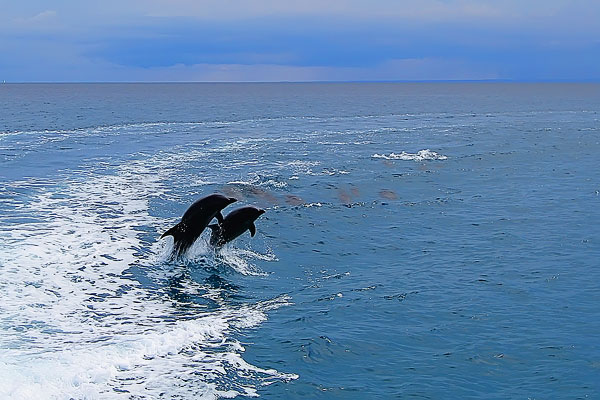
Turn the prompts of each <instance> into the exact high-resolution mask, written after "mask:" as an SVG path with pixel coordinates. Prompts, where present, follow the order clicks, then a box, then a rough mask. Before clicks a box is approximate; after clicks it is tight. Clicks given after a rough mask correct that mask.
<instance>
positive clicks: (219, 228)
mask: <svg viewBox="0 0 600 400" xmlns="http://www.w3.org/2000/svg"><path fill="white" fill-rule="evenodd" d="M264 212H265V210H261V209H260V208H256V207H252V206H247V207H242V208H238V209H237V210H233V211H232V212H230V213H229V214H227V216H226V217H225V219H224V220H223V222H221V223H219V224H212V225H209V226H208V227H209V228H210V229H212V234H211V236H210V244H211V245H213V246H217V247H219V246H222V245H224V244H225V243H228V242H231V241H232V240H233V239H235V238H236V237H238V236H240V235H241V234H242V233H244V232H246V230H249V231H250V236H254V235H255V234H256V226H255V225H254V221H256V219H257V218H258V217H260V216H261V215H262V214H264Z"/></svg>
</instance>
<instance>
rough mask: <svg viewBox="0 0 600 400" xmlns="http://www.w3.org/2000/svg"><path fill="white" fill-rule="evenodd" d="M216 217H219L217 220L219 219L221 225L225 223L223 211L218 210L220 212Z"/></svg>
mask: <svg viewBox="0 0 600 400" xmlns="http://www.w3.org/2000/svg"><path fill="white" fill-rule="evenodd" d="M215 218H216V219H217V221H219V225H222V224H223V220H224V218H223V214H221V211H219V212H218V213H217V214H216V215H215Z"/></svg>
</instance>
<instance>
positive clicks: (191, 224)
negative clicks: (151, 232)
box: [161, 194, 237, 256]
mask: <svg viewBox="0 0 600 400" xmlns="http://www.w3.org/2000/svg"><path fill="white" fill-rule="evenodd" d="M236 201H237V199H234V198H233V197H225V196H223V195H221V194H211V195H210V196H206V197H203V198H201V199H200V200H198V201H196V202H195V203H194V204H192V205H191V206H190V208H188V209H187V211H186V212H185V214H183V217H181V221H180V222H179V223H178V224H177V225H175V226H174V227H172V228H171V229H169V230H168V231H166V232H165V233H163V234H162V236H161V239H162V238H164V237H165V236H169V235H171V236H173V240H174V243H173V252H174V254H176V255H177V256H179V255H181V254H183V253H184V252H185V251H186V250H187V249H189V248H190V246H191V245H192V244H194V242H195V241H196V239H198V237H199V236H200V234H202V232H203V231H204V229H205V228H206V226H207V225H208V224H209V223H210V221H211V220H212V219H213V218H217V220H218V221H219V223H223V214H221V210H222V209H224V208H225V207H227V206H228V205H230V204H231V203H234V202H236Z"/></svg>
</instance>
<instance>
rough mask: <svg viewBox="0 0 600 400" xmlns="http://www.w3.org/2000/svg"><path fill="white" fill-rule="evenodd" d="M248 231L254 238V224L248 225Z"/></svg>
mask: <svg viewBox="0 0 600 400" xmlns="http://www.w3.org/2000/svg"><path fill="white" fill-rule="evenodd" d="M248 230H249V231H250V236H252V237H254V235H256V226H255V225H254V222H253V223H251V224H250V226H249V227H248Z"/></svg>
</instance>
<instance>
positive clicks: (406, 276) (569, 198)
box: [0, 83, 600, 400]
mask: <svg viewBox="0 0 600 400" xmlns="http://www.w3.org/2000/svg"><path fill="white" fill-rule="evenodd" d="M599 171H600V85H599V84H566V83H564V84H563V83H561V84H522V83H415V84H411V83H372V84H371V83H344V84H338V83H330V84H293V83H289V84H288V83H281V84H3V85H0V398H1V399H66V400H68V399H132V400H133V399H136V400H139V399H216V398H234V397H237V398H241V399H244V398H250V397H256V396H260V398H264V399H413V398H414V399H598V398H600V172H599ZM214 192H220V193H224V194H226V195H229V196H234V197H236V198H238V199H239V201H238V203H236V204H234V205H232V206H230V207H228V208H227V209H226V210H224V212H225V214H227V212H229V211H230V210H233V209H235V208H236V207H238V206H240V205H246V204H251V205H256V206H259V207H263V208H265V209H266V210H267V212H266V213H265V214H264V215H262V216H261V217H260V218H259V220H258V221H257V222H256V226H257V231H258V232H257V234H256V236H255V237H253V238H251V237H250V235H249V233H245V234H244V235H242V236H241V237H240V238H238V239H237V240H236V241H234V242H233V243H231V244H229V245H227V246H225V247H224V248H223V249H221V250H214V249H212V248H211V247H210V246H209V245H208V244H207V234H208V233H209V232H205V233H204V235H203V236H202V237H201V238H200V239H199V240H198V242H196V244H195V245H194V246H193V247H192V248H191V249H190V251H189V252H188V254H187V255H186V256H185V257H183V258H182V259H179V260H173V259H171V258H170V257H169V251H170V249H171V246H172V239H171V238H167V239H162V240H161V239H159V237H160V235H161V234H162V233H163V232H164V231H165V230H166V229H168V228H169V227H170V226H172V225H174V224H175V223H176V222H177V221H178V220H179V218H180V217H181V215H182V214H183V213H184V212H185V210H186V209H187V207H188V206H189V205H190V204H192V203H193V202H194V201H195V200H197V199H198V198H200V197H202V196H205V195H208V194H211V193H214Z"/></svg>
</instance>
